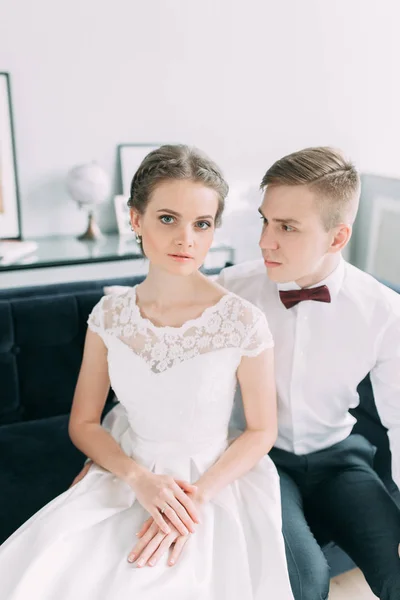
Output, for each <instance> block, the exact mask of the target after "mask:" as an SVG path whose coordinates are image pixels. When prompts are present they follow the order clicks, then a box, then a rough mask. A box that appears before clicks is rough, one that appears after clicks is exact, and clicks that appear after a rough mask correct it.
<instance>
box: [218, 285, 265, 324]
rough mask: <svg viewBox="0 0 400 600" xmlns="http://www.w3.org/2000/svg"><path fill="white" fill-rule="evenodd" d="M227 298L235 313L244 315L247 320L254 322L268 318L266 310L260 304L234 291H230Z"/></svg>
mask: <svg viewBox="0 0 400 600" xmlns="http://www.w3.org/2000/svg"><path fill="white" fill-rule="evenodd" d="M226 299H227V301H228V304H230V306H231V308H232V309H234V311H235V314H237V315H238V316H241V317H242V318H243V317H244V318H245V319H246V320H247V321H249V322H253V321H258V320H260V319H262V320H263V319H266V316H265V314H264V312H263V311H262V310H261V309H260V308H258V306H256V305H255V304H253V303H252V302H250V301H249V300H246V299H245V298H242V297H241V296H239V295H237V294H235V293H234V292H228V293H227V294H226Z"/></svg>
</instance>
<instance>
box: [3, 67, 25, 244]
mask: <svg viewBox="0 0 400 600" xmlns="http://www.w3.org/2000/svg"><path fill="white" fill-rule="evenodd" d="M20 238H21V214H20V205H19V190H18V178H17V161H16V154H15V141H14V126H13V118H12V104H11V88H10V76H9V74H8V73H0V239H20Z"/></svg>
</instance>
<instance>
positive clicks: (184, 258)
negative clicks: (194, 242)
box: [168, 254, 193, 262]
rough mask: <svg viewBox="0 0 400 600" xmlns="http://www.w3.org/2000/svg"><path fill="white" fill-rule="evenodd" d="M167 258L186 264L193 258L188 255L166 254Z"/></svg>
mask: <svg viewBox="0 0 400 600" xmlns="http://www.w3.org/2000/svg"><path fill="white" fill-rule="evenodd" d="M168 256H169V257H170V258H172V260H176V261H177V262H188V261H190V260H193V256H190V255H189V254H168Z"/></svg>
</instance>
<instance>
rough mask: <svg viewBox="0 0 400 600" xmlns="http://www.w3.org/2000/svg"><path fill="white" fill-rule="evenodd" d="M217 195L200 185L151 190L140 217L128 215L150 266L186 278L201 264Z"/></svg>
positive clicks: (176, 182)
mask: <svg viewBox="0 0 400 600" xmlns="http://www.w3.org/2000/svg"><path fill="white" fill-rule="evenodd" d="M217 208H218V195H217V192H216V191H215V190H213V189H211V188H209V187H206V186H205V185H203V184H202V183H197V182H194V181H188V180H169V181H164V182H162V183H160V184H159V185H157V187H156V188H155V189H154V191H153V193H152V195H151V197H150V200H149V203H148V205H147V208H146V211H145V213H144V214H143V215H139V214H137V213H136V212H135V211H133V210H132V211H131V217H132V224H133V226H134V229H135V231H136V233H139V234H140V235H141V236H142V244H143V250H144V252H145V254H146V256H147V258H148V259H149V261H150V263H151V264H152V265H153V266H157V267H161V268H163V269H165V270H167V271H168V272H171V273H175V274H181V275H190V274H191V273H193V272H194V271H195V270H197V269H199V267H200V266H201V265H202V264H203V262H204V259H205V257H206V254H207V252H208V250H209V249H210V246H211V244H212V241H213V237H214V231H215V215H216V212H217Z"/></svg>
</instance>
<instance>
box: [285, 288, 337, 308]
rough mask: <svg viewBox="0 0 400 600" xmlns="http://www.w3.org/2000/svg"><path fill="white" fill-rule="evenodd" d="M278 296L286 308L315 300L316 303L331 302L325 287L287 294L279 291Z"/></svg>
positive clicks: (293, 291)
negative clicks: (304, 301)
mask: <svg viewBox="0 0 400 600" xmlns="http://www.w3.org/2000/svg"><path fill="white" fill-rule="evenodd" d="M279 296H280V298H281V300H282V302H283V304H284V305H285V306H286V308H292V306H296V304H298V303H299V302H302V301H303V300H316V301H317V302H330V301H331V295H330V293H329V289H328V288H327V286H326V285H320V286H319V287H314V288H304V289H301V290H289V291H287V292H285V291H283V290H280V291H279Z"/></svg>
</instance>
